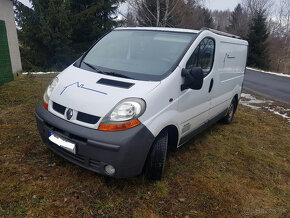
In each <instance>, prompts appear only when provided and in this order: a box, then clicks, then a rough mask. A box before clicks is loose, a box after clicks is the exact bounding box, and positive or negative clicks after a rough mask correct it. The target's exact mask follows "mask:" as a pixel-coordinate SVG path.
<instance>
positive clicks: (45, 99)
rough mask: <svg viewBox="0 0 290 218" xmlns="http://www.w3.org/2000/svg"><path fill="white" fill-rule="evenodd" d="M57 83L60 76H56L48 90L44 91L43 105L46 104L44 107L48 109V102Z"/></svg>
mask: <svg viewBox="0 0 290 218" xmlns="http://www.w3.org/2000/svg"><path fill="white" fill-rule="evenodd" d="M57 83H58V78H57V77H55V78H54V79H53V80H52V81H51V83H50V84H49V86H48V87H47V89H46V91H45V92H44V95H43V105H44V107H45V108H46V109H47V110H48V102H49V99H50V96H51V93H52V91H53V89H54V88H55V87H56V85H57Z"/></svg>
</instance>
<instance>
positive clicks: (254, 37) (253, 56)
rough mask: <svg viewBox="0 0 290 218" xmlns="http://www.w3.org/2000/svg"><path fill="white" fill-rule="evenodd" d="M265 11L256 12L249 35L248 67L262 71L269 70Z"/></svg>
mask: <svg viewBox="0 0 290 218" xmlns="http://www.w3.org/2000/svg"><path fill="white" fill-rule="evenodd" d="M268 36H269V33H268V31H267V25H266V17H265V11H256V13H255V14H254V16H253V18H252V21H251V25H250V30H249V33H248V42H249V56H248V65H249V66H253V67H257V68H260V69H265V70H266V69H268V68H269V62H270V59H269V54H268V43H267V39H268Z"/></svg>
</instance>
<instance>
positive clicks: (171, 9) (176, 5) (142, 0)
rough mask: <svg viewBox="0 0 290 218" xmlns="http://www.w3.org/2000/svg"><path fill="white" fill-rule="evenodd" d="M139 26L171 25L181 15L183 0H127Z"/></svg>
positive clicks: (173, 24)
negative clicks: (134, 12)
mask: <svg viewBox="0 0 290 218" xmlns="http://www.w3.org/2000/svg"><path fill="white" fill-rule="evenodd" d="M128 2H129V4H130V5H131V7H132V8H134V10H135V11H136V14H137V15H136V19H137V21H138V23H139V25H141V26H156V27H165V26H169V27H173V26H175V25H176V23H178V21H179V19H180V17H181V10H180V8H181V7H182V4H183V0H129V1H128Z"/></svg>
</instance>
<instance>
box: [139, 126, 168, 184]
mask: <svg viewBox="0 0 290 218" xmlns="http://www.w3.org/2000/svg"><path fill="white" fill-rule="evenodd" d="M167 145H168V132H167V131H162V132H161V133H160V134H159V135H158V136H157V137H156V139H155V141H154V142H153V145H152V147H151V151H150V153H149V155H148V157H147V161H146V164H145V168H144V176H145V177H146V178H147V179H149V180H156V181H157V180H161V178H162V174H163V171H164V167H165V160H166V154H167Z"/></svg>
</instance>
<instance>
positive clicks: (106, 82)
mask: <svg viewBox="0 0 290 218" xmlns="http://www.w3.org/2000/svg"><path fill="white" fill-rule="evenodd" d="M97 83H98V84H102V85H106V86H114V87H118V88H123V89H129V88H131V87H132V86H134V85H135V84H134V83H127V82H121V81H118V80H110V79H100V80H99V81H98V82H97Z"/></svg>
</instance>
